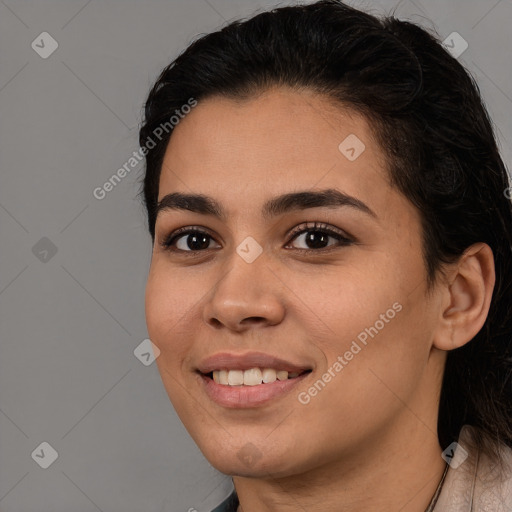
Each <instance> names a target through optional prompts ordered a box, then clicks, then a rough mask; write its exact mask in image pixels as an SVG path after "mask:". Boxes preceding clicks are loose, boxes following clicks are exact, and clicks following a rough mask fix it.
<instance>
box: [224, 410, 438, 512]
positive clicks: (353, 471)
mask: <svg viewBox="0 0 512 512" xmlns="http://www.w3.org/2000/svg"><path fill="white" fill-rule="evenodd" d="M403 416H404V418H405V420H406V421H404V418H402V421H401V422H399V424H400V425H402V427H401V428H399V429H398V426H397V424H396V423H394V424H393V425H392V427H390V428H388V429H387V431H386V432H384V433H383V434H381V435H380V436H378V439H377V438H374V442H372V443H371V444H366V445H365V446H364V447H361V448H360V449H358V450H357V451H356V452H354V453H351V454H344V455H343V456H341V457H339V458H338V460H337V461H335V462H331V463H329V464H326V465H323V466H321V467H316V468H314V469H311V470H308V471H307V472H304V473H302V474H298V475H292V476H287V477H280V478H274V477H273V476H271V475H269V476H268V478H258V479H255V478H246V477H234V478H233V481H234V484H235V488H236V491H237V494H238V497H239V500H240V503H241V507H240V510H243V512H272V511H275V510H279V511H280V512H292V511H297V510H308V511H310V512H316V511H318V512H320V511H321V512H363V511H364V512H381V511H382V510H407V511H408V512H425V510H426V509H427V507H428V505H429V504H430V502H431V500H432V497H433V495H434V493H435V491H436V489H437V487H438V484H439V482H440V480H441V478H442V476H443V473H444V470H445V468H446V464H445V462H444V460H443V459H442V457H441V448H440V446H439V442H438V439H437V434H436V433H435V432H436V430H435V428H434V429H432V427H430V426H426V425H425V424H424V423H423V422H421V421H418V418H417V417H416V416H414V415H413V414H412V413H411V411H410V410H405V411H404V412H403ZM429 423H430V422H429ZM434 424H435V423H434Z"/></svg>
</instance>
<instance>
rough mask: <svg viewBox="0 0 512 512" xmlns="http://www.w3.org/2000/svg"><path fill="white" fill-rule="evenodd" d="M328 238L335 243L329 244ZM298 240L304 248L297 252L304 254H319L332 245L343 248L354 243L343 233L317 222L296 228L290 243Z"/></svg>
mask: <svg viewBox="0 0 512 512" xmlns="http://www.w3.org/2000/svg"><path fill="white" fill-rule="evenodd" d="M329 238H331V239H333V238H334V239H335V240H337V242H335V243H334V244H329ZM300 239H302V242H303V243H304V244H305V245H306V247H299V250H301V251H304V252H312V251H313V252H320V251H322V250H323V249H327V248H329V247H332V246H333V245H336V246H345V245H351V244H353V243H354V241H353V240H352V239H350V238H347V236H345V234H344V233H343V232H341V231H338V230H336V229H334V228H331V227H329V226H327V225H326V224H322V223H318V222H314V223H313V224H312V225H310V224H306V225H305V226H304V225H300V226H298V227H297V228H296V229H295V230H294V232H293V233H292V240H291V241H294V240H300ZM291 241H290V242H291ZM327 250H330V249H327Z"/></svg>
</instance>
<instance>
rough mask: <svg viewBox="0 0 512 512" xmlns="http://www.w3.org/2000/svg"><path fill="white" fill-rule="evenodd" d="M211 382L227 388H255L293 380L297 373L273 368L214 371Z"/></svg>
mask: <svg viewBox="0 0 512 512" xmlns="http://www.w3.org/2000/svg"><path fill="white" fill-rule="evenodd" d="M212 373H213V380H214V382H216V383H217V384H223V385H228V386H242V385H244V386H257V385H258V384H262V383H264V384H270V383H272V382H275V381H276V380H280V381H283V380H287V379H294V378H295V377H298V376H299V372H290V373H288V372H287V371H286V370H275V369H274V368H263V369H260V368H251V369H249V370H245V371H244V370H214V371H213V372H212Z"/></svg>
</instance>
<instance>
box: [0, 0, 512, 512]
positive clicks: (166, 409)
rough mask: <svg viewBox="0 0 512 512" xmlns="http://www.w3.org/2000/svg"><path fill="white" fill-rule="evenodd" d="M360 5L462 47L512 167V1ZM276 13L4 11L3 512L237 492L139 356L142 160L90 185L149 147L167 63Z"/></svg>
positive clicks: (174, 8)
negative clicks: (145, 127) (232, 26)
mask: <svg viewBox="0 0 512 512" xmlns="http://www.w3.org/2000/svg"><path fill="white" fill-rule="evenodd" d="M286 3H287V2H283V3H281V4H280V5H284V4H286ZM288 3H291V2H288ZM350 3H352V4H354V5H357V6H362V7H364V6H366V7H369V8H371V9H372V10H374V12H377V13H378V12H383V11H389V10H390V9H391V8H393V7H397V10H396V13H397V15H398V16H399V17H402V18H408V19H411V20H412V21H415V22H417V23H420V24H423V25H426V26H428V27H432V23H431V21H432V22H433V23H434V25H435V26H436V27H437V30H438V33H439V35H440V36H441V38H442V39H444V38H445V37H446V36H448V35H449V34H450V33H452V32H453V31H456V32H459V33H460V34H461V35H462V36H463V38H464V39H465V40H466V41H467V42H468V44H469V47H468V49H467V50H466V51H465V52H464V53H463V54H462V55H461V56H460V57H459V60H460V61H461V62H462V63H463V64H464V65H466V67H468V68H469V69H470V70H471V71H472V73H473V74H474V76H475V77H476V79H477V81H478V83H479V85H480V87H481V90H482V93H483V96H484V98H485V100H486V103H487V106H488V109H489V111H490V113H491V116H492V117H493V119H494V121H495V123H496V127H497V130H498V136H499V138H500V141H501V147H502V153H503V156H504V158H505V160H506V162H507V165H508V167H509V169H510V160H511V155H512V152H511V149H512V137H511V134H512V125H511V120H512V100H511V98H512V80H511V75H510V70H511V67H512V66H511V62H510V50H511V48H510V42H508V41H510V39H508V37H509V34H508V33H509V25H510V22H511V21H512V0H500V1H496V0H470V1H468V0H451V1H445V0H402V1H401V2H398V1H379V2H371V1H352V2H350ZM271 5H277V4H276V3H275V2H270V1H268V2H267V1H248V0H244V1H240V0H239V1H236V2H235V1H231V0H182V1H176V0H175V1H167V2H165V1H163V0H159V1H158V0H150V1H147V0H144V1H142V0H137V1H133V0H130V1H121V0H108V1H101V2H100V1H99V0H89V1H87V0H80V1H78V0H76V1H74V0H73V1H71V0H66V1H36V0H0V48H1V53H0V169H1V173H0V180H1V183H0V226H1V238H0V240H1V244H0V262H1V266H0V314H1V319H0V340H1V345H0V349H1V356H0V511H1V512H15V511H19V512H36V511H37V512H97V511H98V510H99V511H103V512H115V511H123V512H132V511H133V512H135V511H137V512H140V511H145V512H164V511H165V512H181V511H183V512H186V511H188V510H189V509H190V508H191V507H194V508H195V509H197V510H198V511H199V512H203V511H205V510H209V509H210V508H212V507H213V506H214V505H215V504H216V503H218V502H220V501H221V500H222V499H223V498H224V497H225V496H226V495H227V494H229V492H230V490H231V482H230V479H229V478H228V477H226V476H224V475H221V474H220V473H218V472H216V471H215V470H214V469H213V468H212V467H211V466H210V465H209V464H208V463H207V461H206V460H205V459H204V458H203V456H202V455H201V453H200V452H199V450H198V449H197V448H196V446H195V445H194V443H193V442H192V441H191V439H190V438H189V436H188V434H187V432H186V431H185V430H184V428H183V426H182V425H181V423H180V421H179V419H178V418H177V416H176V414H175V413H174V411H173V409H172V406H171V404H170V402H169V400H168V397H167V394H166V392H165V389H164V388H163V385H162V384H161V381H160V376H159V374H158V370H157V368H156V364H155V363H153V364H151V365H149V366H146V365H144V364H143V363H142V362H141V361H140V360H139V359H137V357H135V355H134V350H135V349H136V347H137V346H138V345H139V344H140V343H141V342H142V341H143V340H144V339H146V338H147V332H146V326H145V320H144V286H145V279H146V276H147V270H148V266H149V262H150V254H151V242H150V237H149V235H148V234H147V233H146V228H145V217H144V212H143V209H142V206H141V205H140V204H139V202H138V200H137V197H136V195H137V191H138V183H137V179H138V177H139V176H140V173H141V171H142V164H139V165H138V166H137V167H136V168H135V169H133V170H132V171H131V173H130V174H129V175H128V176H127V177H126V178H124V179H123V180H122V182H121V183H120V184H119V185H117V186H116V187H115V188H114V190H112V191H111V192H110V193H108V194H107V196H106V197H105V198H104V199H103V200H98V199H96V198H95V197H94V196H93V193H92V191H93V190H94V188H96V187H99V186H102V184H103V183H104V182H105V181H106V180H107V179H108V178H109V177H110V176H111V175H112V174H114V173H115V172H116V171H117V169H118V168H119V167H121V166H122V165H123V164H124V163H125V162H126V161H127V160H128V159H129V157H130V156H131V154H132V152H133V151H136V150H137V149H138V143H137V129H138V125H139V123H140V122H141V119H142V117H141V106H142V104H143V102H144V100H145V97H146V94H147V92H148V89H149V87H150V85H151V84H152V82H153V81H154V79H155V78H156V76H157V74H158V73H159V71H160V70H161V68H162V67H163V66H165V65H166V64H168V63H169V62H170V60H171V59H172V58H173V57H175V56H176V55H177V53H178V52H179V51H181V50H182V49H183V48H184V47H185V46H186V45H187V44H188V43H190V42H191V40H192V39H193V38H195V37H196V36H197V35H198V34H200V33H205V32H208V31H211V30H214V29H216V28H218V27H220V26H221V25H222V24H224V23H225V22H226V21H229V20H232V19H234V18H236V17H240V16H248V15H250V14H251V13H253V12H255V11H256V10H258V9H259V10H261V9H263V8H266V7H268V6H271ZM430 20H431V21H430ZM43 31H47V32H49V33H50V34H51V36H52V37H53V38H54V39H55V40H56V41H57V42H58V45H59V46H58V48H57V50H56V51H55V52H54V53H53V54H52V55H50V56H49V57H48V58H46V59H43V58H42V57H40V55H39V54H38V53H36V51H35V50H34V49H33V48H32V47H31V43H32V41H34V40H36V38H37V36H39V34H41V33H42V32H43ZM38 40H39V41H40V39H37V40H36V42H37V41H38ZM45 47H46V48H48V46H47V43H45ZM43 237H46V239H43V240H41V239H42V238H43ZM45 251H46V252H45ZM55 251H56V252H55ZM53 253H55V254H53ZM42 442H47V443H49V444H50V445H51V446H52V447H53V448H54V449H55V450H56V451H57V452H58V458H57V459H56V460H55V462H53V464H52V465H51V466H49V467H48V468H47V469H43V468H42V467H40V465H39V464H38V463H36V462H37V460H38V459H37V457H35V456H34V457H33V456H32V454H33V452H34V450H36V449H38V450H36V453H40V458H39V460H42V459H44V458H45V457H49V451H48V450H47V449H46V451H44V450H45V449H44V447H43V452H41V451H40V450H41V448H38V447H39V445H40V444H41V443H42ZM42 454H43V455H42Z"/></svg>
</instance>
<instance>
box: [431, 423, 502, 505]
mask: <svg viewBox="0 0 512 512" xmlns="http://www.w3.org/2000/svg"><path fill="white" fill-rule="evenodd" d="M473 428H474V427H472V426H470V425H464V426H463V427H462V429H461V431H460V434H459V439H458V441H457V444H458V445H460V447H459V446H457V447H456V449H455V451H454V452H453V453H454V455H453V458H452V461H451V464H450V467H449V469H448V472H447V473H446V477H445V480H444V483H443V487H442V489H441V493H440V494H439V498H438V500H437V503H436V506H435V507H434V511H433V512H512V449H511V448H509V447H508V446H506V445H502V446H501V452H502V454H503V460H504V468H503V471H500V467H499V465H498V464H497V463H496V462H495V461H494V460H493V459H490V458H489V457H488V456H487V455H485V453H483V452H482V451H481V450H478V449H477V448H476V446H475V445H474V443H473V441H472V437H471V433H472V431H473ZM464 452H466V453H467V458H465V457H466V453H464ZM464 458H465V459H464ZM463 459H464V460H463ZM461 461H463V462H461ZM459 462H461V463H460V465H458V463H459ZM457 465H458V467H455V466H457Z"/></svg>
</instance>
